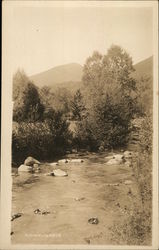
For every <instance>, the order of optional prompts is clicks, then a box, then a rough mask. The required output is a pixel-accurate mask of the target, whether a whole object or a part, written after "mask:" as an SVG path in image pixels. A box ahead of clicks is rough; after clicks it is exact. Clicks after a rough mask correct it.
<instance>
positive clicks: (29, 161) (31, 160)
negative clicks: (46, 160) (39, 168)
mask: <svg viewBox="0 0 159 250" xmlns="http://www.w3.org/2000/svg"><path fill="white" fill-rule="evenodd" d="M33 164H40V162H39V161H38V160H36V159H34V158H33V157H31V156H29V157H27V158H26V159H25V161H24V165H27V166H33Z"/></svg>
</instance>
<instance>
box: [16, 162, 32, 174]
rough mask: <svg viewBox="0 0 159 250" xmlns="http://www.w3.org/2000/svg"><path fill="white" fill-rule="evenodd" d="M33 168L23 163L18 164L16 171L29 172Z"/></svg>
mask: <svg viewBox="0 0 159 250" xmlns="http://www.w3.org/2000/svg"><path fill="white" fill-rule="evenodd" d="M32 170H33V167H31V166H26V165H24V164H22V165H20V167H19V168H18V172H31V171H32Z"/></svg>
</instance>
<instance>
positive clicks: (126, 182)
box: [124, 180, 132, 185]
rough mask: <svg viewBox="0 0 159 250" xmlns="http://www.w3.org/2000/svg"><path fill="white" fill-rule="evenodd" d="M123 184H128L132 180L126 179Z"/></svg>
mask: <svg viewBox="0 0 159 250" xmlns="http://www.w3.org/2000/svg"><path fill="white" fill-rule="evenodd" d="M124 184H125V185H130V184H132V181H131V180H126V181H124Z"/></svg>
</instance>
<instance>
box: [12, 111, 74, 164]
mask: <svg viewBox="0 0 159 250" xmlns="http://www.w3.org/2000/svg"><path fill="white" fill-rule="evenodd" d="M55 116H56V118H55V117H54V118H52V120H45V121H43V122H34V123H28V122H22V123H19V124H18V125H17V127H16V129H13V133H12V160H13V162H15V163H17V164H20V163H22V162H24V159H25V158H26V157H27V156H33V157H35V158H37V159H39V160H45V159H47V160H49V159H54V158H56V157H57V156H59V155H62V154H64V153H65V151H66V150H67V148H68V147H70V140H71V134H70V132H69V131H68V124H67V123H66V121H63V120H62V119H61V115H60V114H56V113H55ZM57 116H58V117H57Z"/></svg>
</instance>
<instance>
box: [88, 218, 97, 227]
mask: <svg viewBox="0 0 159 250" xmlns="http://www.w3.org/2000/svg"><path fill="white" fill-rule="evenodd" d="M88 223H90V224H94V225H97V224H98V223H99V220H98V218H96V217H93V218H90V219H89V220H88Z"/></svg>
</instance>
